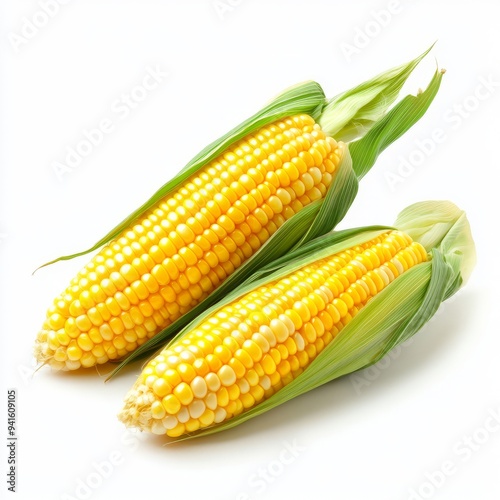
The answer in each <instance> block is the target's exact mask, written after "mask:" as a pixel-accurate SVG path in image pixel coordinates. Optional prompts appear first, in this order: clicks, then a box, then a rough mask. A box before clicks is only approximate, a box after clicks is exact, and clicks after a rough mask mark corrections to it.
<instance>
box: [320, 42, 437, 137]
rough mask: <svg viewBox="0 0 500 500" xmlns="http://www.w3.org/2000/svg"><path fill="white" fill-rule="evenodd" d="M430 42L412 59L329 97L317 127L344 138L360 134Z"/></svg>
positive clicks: (395, 92)
mask: <svg viewBox="0 0 500 500" xmlns="http://www.w3.org/2000/svg"><path fill="white" fill-rule="evenodd" d="M433 46H434V44H433V45H431V46H430V47H429V48H428V49H427V50H426V51H425V52H424V53H423V54H421V55H420V56H418V57H416V58H415V59H413V60H412V61H410V62H408V63H406V64H402V65H401V66H398V67H396V68H392V69H390V70H388V71H385V72H384V73H381V74H380V75H377V76H376V77H375V78H372V79H371V80H368V81H366V82H364V83H362V84H361V85H358V86H356V87H354V88H352V89H350V90H348V91H347V92H344V93H342V94H339V95H338V96H336V97H333V98H332V99H330V101H329V102H328V104H327V105H326V106H325V108H324V110H323V112H322V114H321V116H320V117H319V119H318V122H319V124H320V125H321V128H322V129H323V130H324V131H325V132H326V133H327V134H328V135H330V136H331V137H335V138H336V139H337V140H339V141H344V142H350V141H352V140H355V139H357V138H359V137H361V136H362V135H364V134H365V133H366V132H367V131H368V130H369V129H370V128H371V127H372V126H373V124H374V123H376V122H377V121H378V120H380V118H381V117H382V116H383V115H384V114H385V112H386V111H387V109H388V108H389V106H390V105H391V104H392V103H393V102H394V101H395V100H396V98H397V96H398V94H399V91H400V90H401V87H402V86H403V84H404V83H405V81H406V80H407V79H408V77H409V76H410V74H411V73H412V71H413V70H414V69H415V67H416V66H417V64H418V63H419V62H420V61H421V60H422V59H423V58H424V57H425V56H426V55H427V54H428V53H429V51H430V50H431V49H432V47H433Z"/></svg>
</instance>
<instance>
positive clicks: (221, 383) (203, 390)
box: [120, 231, 427, 437]
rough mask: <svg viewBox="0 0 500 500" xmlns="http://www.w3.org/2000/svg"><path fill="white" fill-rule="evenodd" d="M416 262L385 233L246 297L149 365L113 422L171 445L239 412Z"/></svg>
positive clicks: (416, 251)
mask: <svg viewBox="0 0 500 500" xmlns="http://www.w3.org/2000/svg"><path fill="white" fill-rule="evenodd" d="M426 260H427V252H426V250H425V249H424V248H423V247H422V245H421V244H420V243H418V242H414V241H412V239H411V238H410V237H409V236H408V235H406V234H405V233H402V232H400V231H387V232H385V233H383V234H381V235H380V236H378V237H376V238H374V239H371V240H370V241H368V242H366V243H363V244H360V245H357V246H355V247H353V248H349V249H346V250H344V251H342V252H340V253H337V254H334V255H331V256H328V257H325V258H322V259H319V260H316V261H315V262H312V263H310V264H308V265H306V266H304V267H302V268H300V269H298V270H296V271H294V272H292V273H291V274H289V275H287V276H286V277H283V278H281V279H279V280H278V281H275V282H272V283H269V284H266V285H265V286H260V287H258V288H256V289H255V290H253V291H252V292H250V293H247V294H246V295H244V296H242V297H241V298H239V299H238V300H236V301H234V302H233V303H231V304H229V305H227V306H225V307H222V308H221V309H219V310H218V311H217V312H216V313H215V314H213V315H210V316H209V317H208V318H206V319H205V320H204V321H203V322H202V323H201V324H199V325H198V326H197V327H196V328H195V329H193V330H191V331H189V332H188V333H187V334H186V335H184V336H182V338H181V339H179V340H178V341H176V342H174V343H173V344H171V345H170V346H168V347H167V348H165V349H164V350H163V351H162V352H161V353H160V354H159V355H157V356H156V357H155V358H154V359H152V360H151V361H150V362H149V363H148V364H147V366H146V367H145V369H144V370H143V372H142V374H141V375H140V377H139V379H138V381H137V383H136V384H135V386H134V387H133V389H132V390H131V391H130V392H129V394H128V396H127V398H126V402H125V408H124V409H123V411H122V413H121V414H120V418H121V420H122V421H123V422H125V423H126V424H127V425H133V426H138V427H140V428H141V429H144V430H148V431H150V432H153V433H154V434H166V435H168V436H170V437H178V436H181V435H183V434H185V433H191V432H194V431H197V430H199V429H203V428H206V427H209V426H212V425H213V424H219V423H221V422H224V421H226V420H228V419H231V418H232V417H234V416H237V415H239V414H241V413H242V412H245V411H246V410H247V409H249V408H252V407H254V406H255V405H257V404H259V403H260V402H261V401H263V400H265V399H267V398H269V397H270V396H272V395H273V394H274V393H276V392H277V391H279V390H280V389H281V388H283V387H284V386H286V385H287V384H289V383H290V382H292V381H293V380H294V379H296V378H297V377H298V376H299V375H300V374H301V373H303V371H304V370H306V369H307V367H308V366H309V365H310V364H311V362H312V361H313V360H314V359H315V358H316V356H317V355H318V354H319V353H321V352H322V351H323V349H324V348H325V347H326V346H327V345H328V344H329V343H330V342H332V341H333V340H334V339H335V337H336V336H337V335H338V333H339V331H341V330H342V328H344V327H345V326H346V325H347V324H348V323H349V322H350V321H351V320H352V318H353V317H355V316H356V315H357V314H358V312H359V311H360V310H361V309H362V308H363V307H364V306H365V304H366V303H367V302H368V301H369V300H370V299H371V298H373V297H375V296H376V295H377V294H379V293H380V292H381V291H382V290H383V289H384V288H386V287H387V286H388V285H389V284H390V283H391V282H393V281H394V280H396V279H397V278H398V276H400V275H402V274H403V273H404V272H406V271H407V270H408V269H410V268H412V267H413V266H416V265H418V264H420V263H421V262H425V261H426Z"/></svg>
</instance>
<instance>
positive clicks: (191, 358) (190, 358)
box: [179, 349, 196, 363]
mask: <svg viewBox="0 0 500 500" xmlns="http://www.w3.org/2000/svg"><path fill="white" fill-rule="evenodd" d="M179 357H180V358H181V360H182V361H183V362H184V363H194V362H195V360H196V356H195V355H194V354H193V353H192V352H191V351H188V350H187V349H184V350H183V351H182V352H181V353H180V354H179Z"/></svg>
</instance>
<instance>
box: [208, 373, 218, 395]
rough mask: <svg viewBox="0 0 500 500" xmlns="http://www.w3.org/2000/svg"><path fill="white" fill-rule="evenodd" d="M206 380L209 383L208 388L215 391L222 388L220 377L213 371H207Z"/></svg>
mask: <svg viewBox="0 0 500 500" xmlns="http://www.w3.org/2000/svg"><path fill="white" fill-rule="evenodd" d="M205 382H206V383H207V386H208V388H209V389H210V390H211V391H213V392H215V391H218V390H219V389H220V379H219V377H218V376H217V375H216V374H215V373H213V372H211V373H207V374H206V375H205Z"/></svg>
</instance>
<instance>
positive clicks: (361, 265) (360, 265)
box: [349, 259, 368, 274]
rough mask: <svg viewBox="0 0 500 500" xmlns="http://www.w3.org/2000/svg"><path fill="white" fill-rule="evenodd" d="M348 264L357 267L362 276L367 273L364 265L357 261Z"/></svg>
mask: <svg viewBox="0 0 500 500" xmlns="http://www.w3.org/2000/svg"><path fill="white" fill-rule="evenodd" d="M349 264H352V265H353V266H357V267H359V268H360V269H361V271H363V274H366V273H367V272H368V269H366V267H365V265H364V264H363V263H362V262H360V261H359V260H357V259H353V260H351V261H350V262H349Z"/></svg>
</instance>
